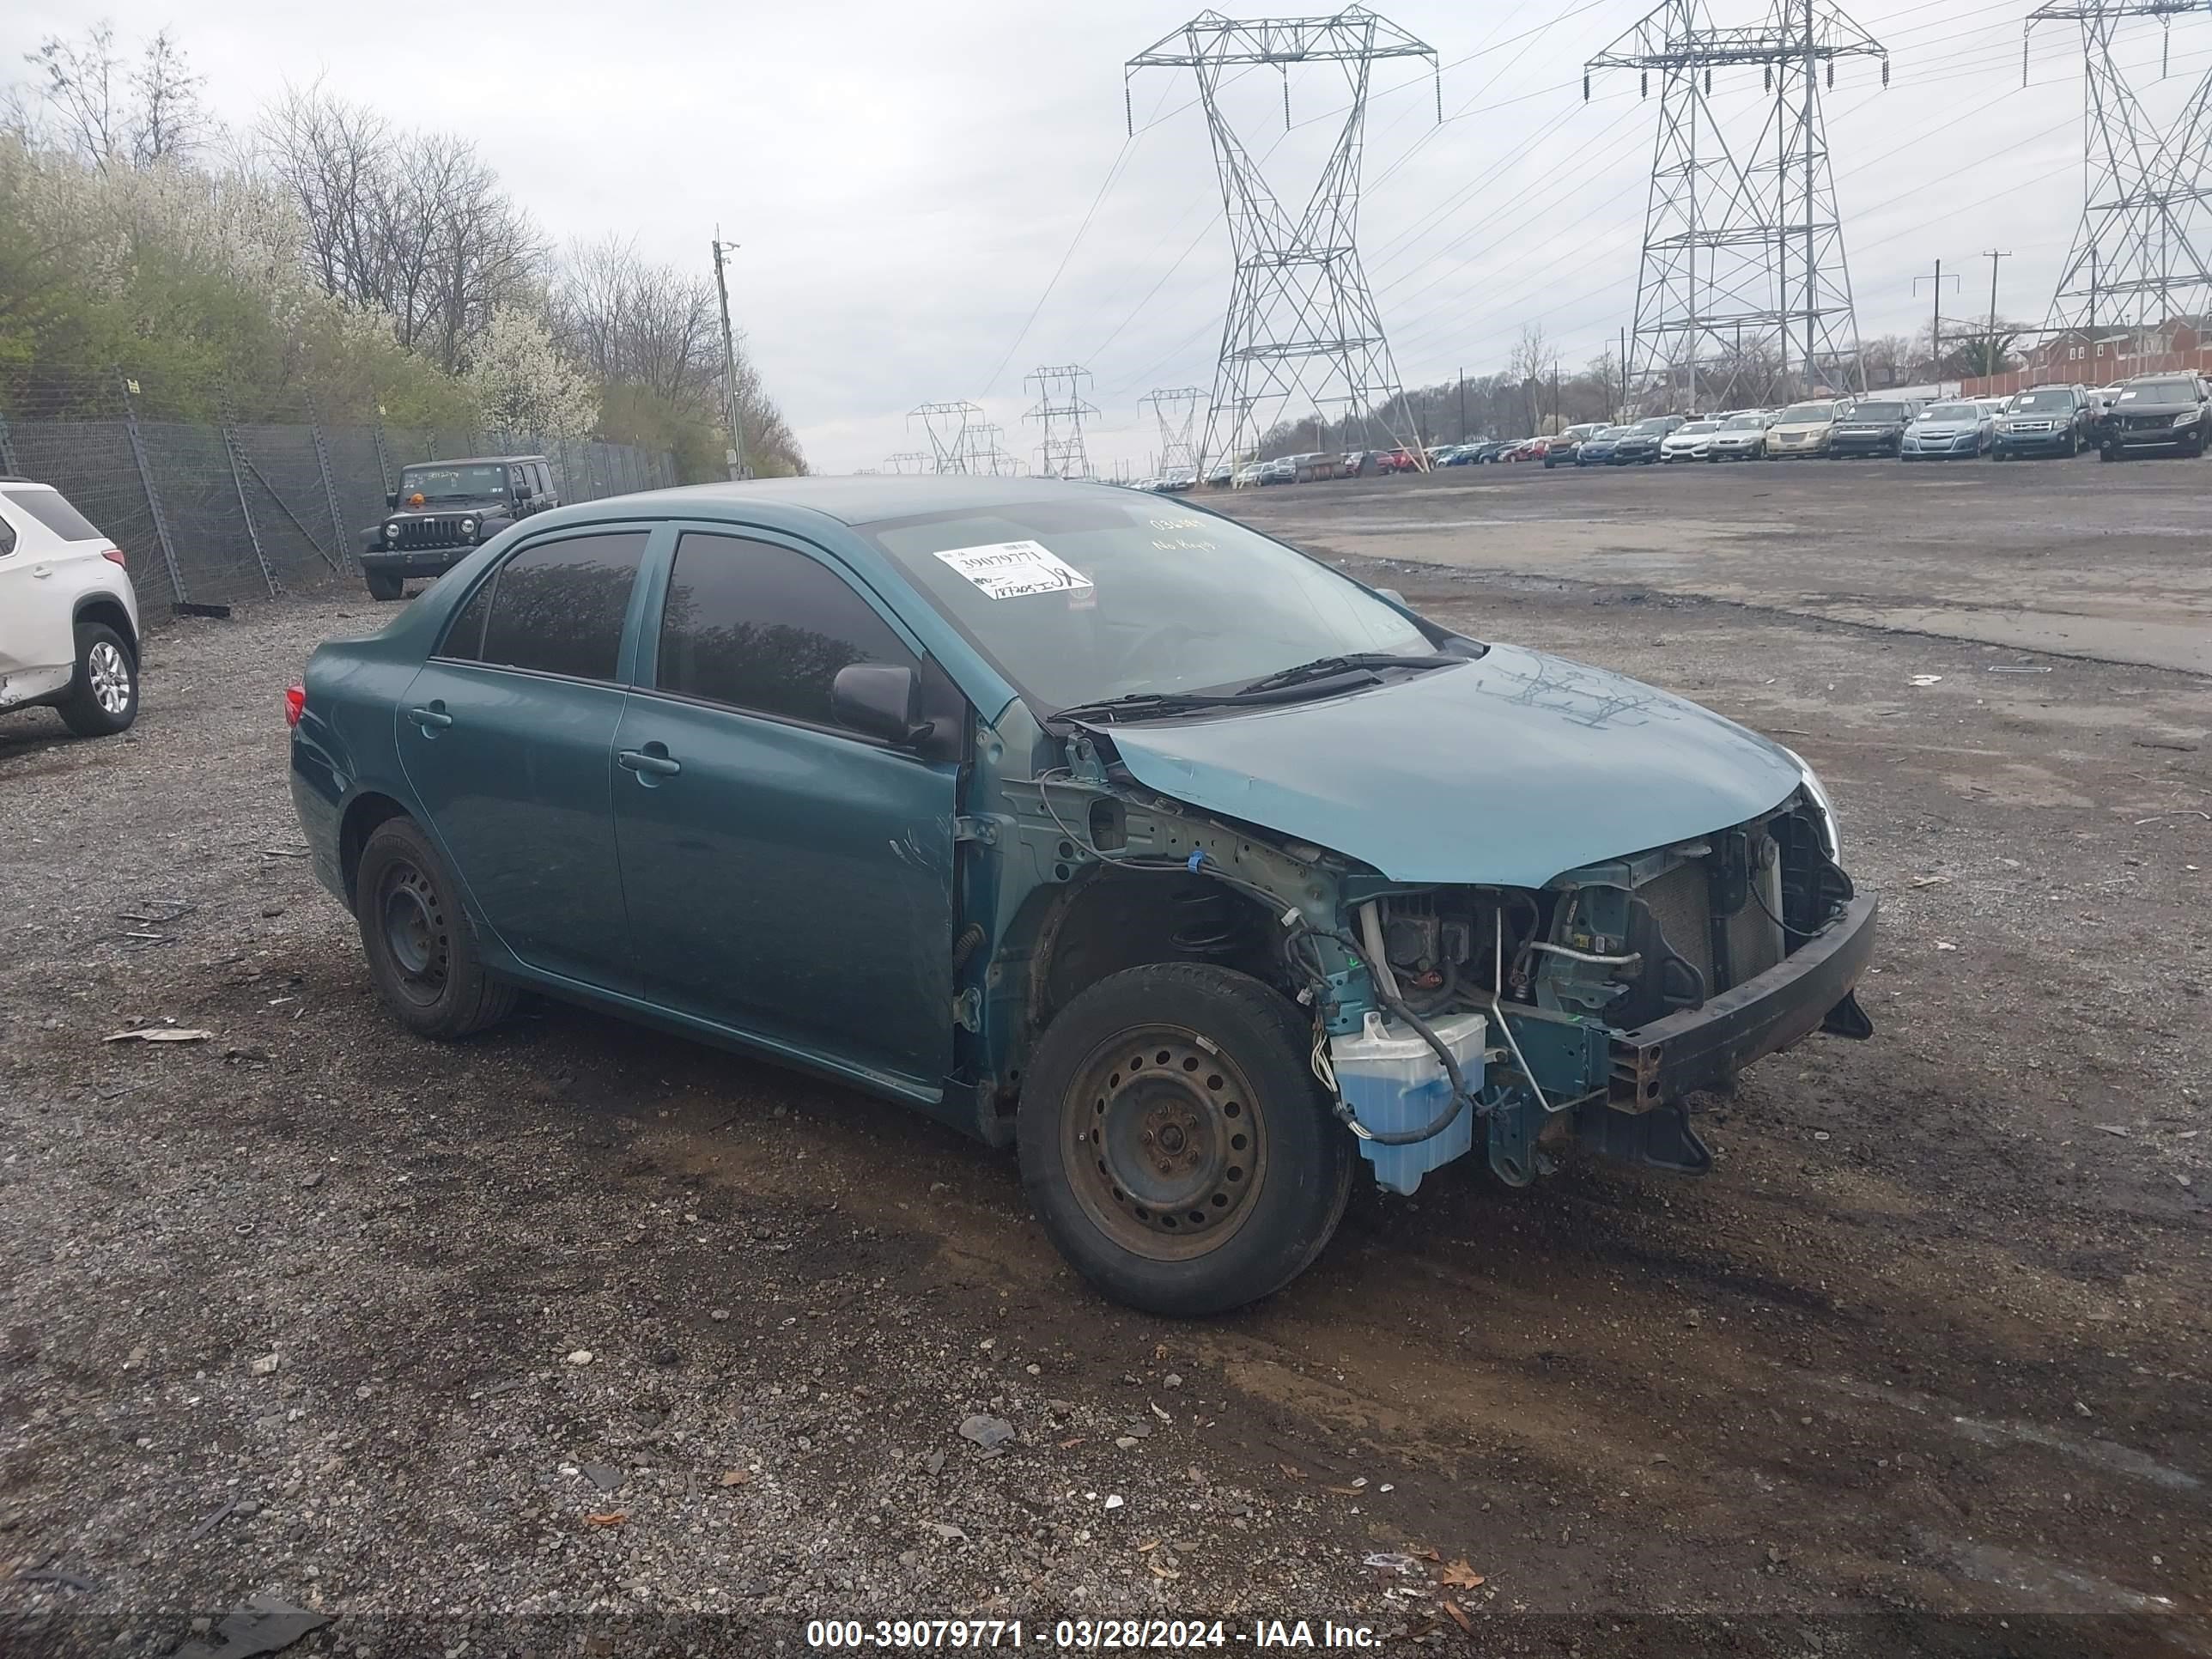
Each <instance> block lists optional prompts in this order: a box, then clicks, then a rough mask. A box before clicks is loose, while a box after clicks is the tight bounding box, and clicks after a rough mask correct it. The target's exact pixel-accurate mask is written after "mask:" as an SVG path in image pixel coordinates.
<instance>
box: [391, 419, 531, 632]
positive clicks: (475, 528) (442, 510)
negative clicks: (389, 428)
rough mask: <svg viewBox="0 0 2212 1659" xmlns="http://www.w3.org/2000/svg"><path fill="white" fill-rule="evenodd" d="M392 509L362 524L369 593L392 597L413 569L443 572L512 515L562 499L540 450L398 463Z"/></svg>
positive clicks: (423, 573) (426, 573)
mask: <svg viewBox="0 0 2212 1659" xmlns="http://www.w3.org/2000/svg"><path fill="white" fill-rule="evenodd" d="M384 504H385V505H386V507H390V508H391V509H392V511H391V512H390V513H387V514H386V516H385V520H384V522H383V523H381V524H379V525H372V526H370V527H369V528H368V529H367V530H364V531H362V548H361V568H362V574H363V575H365V576H367V577H368V592H369V596H370V597H371V598H372V599H398V597H399V596H400V592H401V591H402V589H403V588H404V586H405V584H406V581H407V579H408V578H409V577H410V576H442V575H444V574H446V572H447V571H448V570H450V569H452V568H453V567H454V566H455V565H457V564H459V562H461V561H462V560H463V559H464V558H465V557H466V556H468V554H469V551H470V550H471V549H472V548H474V547H475V546H476V545H477V544H478V543H479V542H483V541H485V540H488V539H489V538H491V537H493V536H496V535H497V534H498V533H499V532H501V531H502V530H504V529H506V528H507V526H509V525H511V524H513V522H514V521H515V520H518V519H520V518H523V517H526V515H528V514H530V513H538V512H542V511H544V509H545V508H546V507H558V506H560V505H561V497H560V495H558V493H556V489H555V486H554V483H553V474H552V471H551V469H550V468H549V467H548V466H547V465H545V458H544V456H543V455H475V456H471V457H470V458H468V459H465V460H457V461H423V462H421V463H420V464H418V465H414V466H408V467H403V468H401V469H400V472H399V488H398V489H395V490H393V491H392V493H391V494H390V495H386V497H385V498H384Z"/></svg>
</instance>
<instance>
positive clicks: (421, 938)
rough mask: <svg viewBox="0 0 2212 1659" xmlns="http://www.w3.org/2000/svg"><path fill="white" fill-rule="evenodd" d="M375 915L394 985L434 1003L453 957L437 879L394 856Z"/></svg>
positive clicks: (416, 999)
mask: <svg viewBox="0 0 2212 1659" xmlns="http://www.w3.org/2000/svg"><path fill="white" fill-rule="evenodd" d="M375 915H376V921H377V926H378V927H379V929H380V932H381V934H382V937H383V941H384V947H385V949H386V951H389V952H390V953H391V957H392V967H393V969H395V970H396V972H395V974H394V975H393V977H394V979H395V980H396V981H397V985H396V988H397V989H398V992H399V993H400V994H401V995H402V996H404V997H405V998H406V999H407V1000H409V1001H410V1002H412V1003H415V1004H416V1005H417V1006H421V1007H424V1008H428V1007H432V1006H435V1005H436V1003H437V1002H438V1000H439V999H440V998H441V997H442V996H444V995H445V994H446V979H447V970H448V969H449V967H450V965H451V963H452V957H453V947H452V945H451V942H450V940H449V939H448V936H447V928H446V912H445V906H444V905H443V903H442V902H441V901H440V899H439V897H438V890H437V887H436V885H435V884H434V883H433V882H432V881H431V880H430V878H429V877H428V876H427V875H425V874H424V873H423V872H422V871H421V870H419V869H417V868H416V867H415V866H413V865H412V864H409V863H404V862H402V861H398V860H394V861H393V863H392V865H391V866H389V867H388V868H387V869H386V871H385V872H384V879H383V880H382V882H381V883H380V884H379V885H378V889H377V896H376V910H375Z"/></svg>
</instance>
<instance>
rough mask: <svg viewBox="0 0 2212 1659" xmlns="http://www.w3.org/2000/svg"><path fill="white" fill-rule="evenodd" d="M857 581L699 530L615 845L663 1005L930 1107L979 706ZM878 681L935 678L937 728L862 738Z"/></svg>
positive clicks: (648, 694) (685, 565)
mask: <svg viewBox="0 0 2212 1659" xmlns="http://www.w3.org/2000/svg"><path fill="white" fill-rule="evenodd" d="M888 617H889V613H888V612H887V611H885V610H884V609H882V608H881V607H879V605H878V604H877V603H876V602H874V601H873V600H872V599H871V598H870V597H868V596H867V595H866V594H864V593H863V592H862V591H861V589H860V586H858V585H856V583H855V582H854V580H853V579H852V578H850V577H849V576H848V575H847V574H845V573H844V572H843V570H842V568H839V567H837V566H836V565H835V564H834V563H833V562H830V561H829V560H828V559H826V558H824V557H822V556H817V554H816V553H814V552H813V551H811V550H802V549H801V548H800V547H799V546H797V545H795V544H785V543H781V542H778V541H773V540H769V539H767V538H753V537H750V536H740V535H735V534H729V533H721V532H705V531H692V530H687V531H684V532H682V534H681V535H680V536H679V537H678V540H677V542H676V545H675V549H674V556H673V562H672V564H671V568H670V569H669V573H668V579H667V583H666V597H665V602H664V603H663V605H661V606H660V607H659V611H658V613H657V614H656V615H655V616H653V617H651V618H649V626H648V628H647V633H646V636H645V637H644V639H643V640H641V653H640V654H641V661H640V664H639V668H638V673H637V683H636V684H635V687H634V688H633V691H632V695H631V696H630V698H629V702H628V703H627V704H626V705H625V706H624V707H623V714H622V721H621V727H620V731H619V732H618V734H617V739H616V744H615V748H616V759H617V768H618V770H617V774H616V781H615V814H614V817H615V833H616V837H617V842H618V844H619V846H620V849H621V854H622V872H623V890H624V893H625V895H626V896H627V898H628V901H629V919H630V933H631V939H632V941H633V945H634V949H635V953H636V957H637V959H638V963H639V966H640V969H641V972H642V974H643V975H644V979H645V988H646V995H647V998H648V999H649V1000H653V1001H654V1002H657V1003H660V1004H662V1005H663V1006H667V1007H669V1008H671V1009H674V1010H676V1011H678V1012H683V1013H686V1014H689V1015H691V1016H693V1017H696V1018H702V1019H705V1020H708V1021H711V1022H713V1023H714V1024H718V1025H720V1026H723V1027H725V1028H727V1029H729V1030H733V1031H737V1032H740V1033H743V1034H744V1035H746V1036H750V1037H752V1038H754V1039H755V1040H757V1041H759V1042H763V1043H764V1044H765V1045H767V1046H768V1047H769V1048H775V1049H778V1050H781V1051H783V1052H787V1053H790V1054H795V1055H798V1056H800V1057H804V1058H809V1059H813V1060H822V1061H827V1062H829V1063H831V1064H833V1065H836V1066H838V1067H840V1068H842V1069H846V1070H848V1071H851V1072H854V1073H859V1074H860V1075H863V1076H866V1077H871V1078H878V1079H888V1080H890V1081H892V1082H894V1083H895V1084H898V1085H906V1087H907V1088H908V1089H912V1088H915V1087H920V1088H922V1089H926V1090H931V1091H934V1090H936V1089H938V1088H939V1087H941V1086H942V1085H943V1083H944V1079H945V1073H946V1071H947V1070H948V1069H949V1066H950V1062H951V1035H952V957H951V952H952V916H953V902H954V886H953V846H952V839H953V817H954V815H955V814H956V813H957V811H958V810H959V809H958V805H957V799H958V792H959V755H960V751H961V744H962V743H963V740H964V735H965V731H966V726H967V719H966V705H965V703H964V702H963V701H962V700H961V699H960V698H959V696H958V694H957V691H955V690H953V689H952V687H951V682H950V680H948V679H947V678H945V676H944V674H943V673H942V671H940V670H939V669H938V668H937V667H936V665H934V664H933V663H930V662H928V661H927V659H924V658H922V657H921V655H920V653H918V652H917V651H916V649H915V647H913V646H911V645H910V644H909V643H908V641H907V640H906V639H905V638H904V637H903V636H902V631H901V630H900V629H898V628H897V627H896V626H895V625H894V624H893V623H891V622H890V620H889V619H888ZM856 662H890V663H898V664H903V665H908V666H911V667H913V668H915V670H916V671H917V672H919V673H920V674H921V676H922V677H923V684H924V685H925V688H926V692H925V707H926V708H927V709H928V711H929V713H930V714H931V716H932V719H933V722H934V730H933V732H932V733H931V735H930V736H929V737H928V738H926V739H923V740H922V741H921V742H920V743H919V744H916V745H914V746H911V747H908V748H895V747H892V746H890V745H888V744H883V743H880V742H878V741H877V740H875V739H873V738H866V737H862V736H860V735H859V734H858V733H855V732H849V731H846V730H842V729H841V728H840V727H838V726H836V723H835V722H834V720H833V719H832V717H831V714H830V698H829V691H830V683H831V682H832V681H833V680H834V679H835V678H836V674H837V671H838V670H839V669H841V668H842V667H844V666H846V665H848V664H851V663H856Z"/></svg>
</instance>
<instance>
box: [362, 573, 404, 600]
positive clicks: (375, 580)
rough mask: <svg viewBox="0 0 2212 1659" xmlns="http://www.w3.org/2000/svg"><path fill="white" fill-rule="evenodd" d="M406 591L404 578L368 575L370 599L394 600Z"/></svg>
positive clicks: (375, 574)
mask: <svg viewBox="0 0 2212 1659" xmlns="http://www.w3.org/2000/svg"><path fill="white" fill-rule="evenodd" d="M406 591H407V583H406V580H405V579H404V578H403V577H399V576H386V575H381V574H378V573H377V572H375V571H373V570H372V571H370V572H369V573H368V597H369V598H370V599H398V597H399V596H400V595H401V594H403V593H404V592H406Z"/></svg>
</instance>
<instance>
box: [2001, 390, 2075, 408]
mask: <svg viewBox="0 0 2212 1659" xmlns="http://www.w3.org/2000/svg"><path fill="white" fill-rule="evenodd" d="M2073 404H2074V394H2073V393H2072V392H2021V394H2020V396H2019V397H2017V398H2014V399H2013V400H2012V406H2013V407H2014V408H2015V409H2070V408H2072V407H2073Z"/></svg>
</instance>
